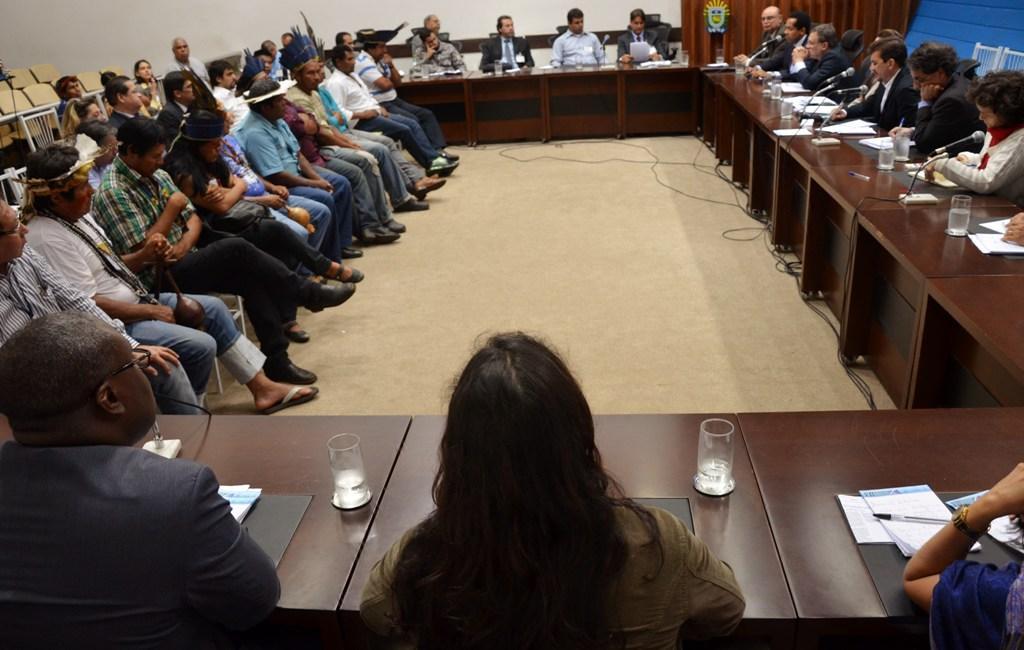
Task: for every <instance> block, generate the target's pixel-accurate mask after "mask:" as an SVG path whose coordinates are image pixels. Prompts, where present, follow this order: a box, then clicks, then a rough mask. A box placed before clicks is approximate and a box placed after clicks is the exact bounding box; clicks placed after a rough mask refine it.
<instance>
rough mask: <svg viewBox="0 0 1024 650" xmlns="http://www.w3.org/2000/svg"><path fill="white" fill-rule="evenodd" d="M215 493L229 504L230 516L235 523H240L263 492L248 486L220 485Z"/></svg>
mask: <svg viewBox="0 0 1024 650" xmlns="http://www.w3.org/2000/svg"><path fill="white" fill-rule="evenodd" d="M217 493H218V494H220V495H221V496H222V497H223V498H224V499H225V500H226V501H227V502H228V503H229V504H231V514H232V515H233V516H234V518H235V521H237V522H238V523H242V520H243V519H245V516H246V515H247V514H249V510H251V509H252V505H253V504H254V503H256V501H257V500H258V499H259V498H260V495H261V494H262V493H263V490H262V489H261V488H254V487H250V486H249V485H248V484H246V485H222V486H220V489H219V490H217Z"/></svg>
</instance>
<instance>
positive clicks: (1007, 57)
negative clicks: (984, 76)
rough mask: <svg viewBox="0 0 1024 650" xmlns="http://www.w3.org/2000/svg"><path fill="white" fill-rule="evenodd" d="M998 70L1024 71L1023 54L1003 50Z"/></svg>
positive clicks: (1008, 49) (1006, 49) (1007, 49)
mask: <svg viewBox="0 0 1024 650" xmlns="http://www.w3.org/2000/svg"><path fill="white" fill-rule="evenodd" d="M999 69H1000V70H1024V52H1018V51H1017V50H1011V49H1010V48H1008V47H1007V48H1004V49H1003V60H1002V61H1000V62H999Z"/></svg>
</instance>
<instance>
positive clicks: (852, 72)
mask: <svg viewBox="0 0 1024 650" xmlns="http://www.w3.org/2000/svg"><path fill="white" fill-rule="evenodd" d="M855 74H857V71H856V70H854V69H853V68H852V67H850V68H847V69H845V70H843V71H842V72H840V73H839V74H836V75H832V76H831V77H829V78H828V79H826V80H825V83H826V84H830V83H833V82H836V81H839V80H840V79H846V78H847V77H852V76H853V75H855Z"/></svg>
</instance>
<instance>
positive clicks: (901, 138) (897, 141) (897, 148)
mask: <svg viewBox="0 0 1024 650" xmlns="http://www.w3.org/2000/svg"><path fill="white" fill-rule="evenodd" d="M892 150H893V153H895V154H896V162H907V161H908V160H910V137H909V136H905V135H898V136H895V137H893V139H892Z"/></svg>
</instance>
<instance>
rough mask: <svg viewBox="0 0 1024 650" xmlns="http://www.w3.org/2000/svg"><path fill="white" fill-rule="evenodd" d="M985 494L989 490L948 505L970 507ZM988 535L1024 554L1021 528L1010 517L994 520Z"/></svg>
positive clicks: (950, 502) (955, 500) (948, 502)
mask: <svg viewBox="0 0 1024 650" xmlns="http://www.w3.org/2000/svg"><path fill="white" fill-rule="evenodd" d="M985 492H988V490H982V491H981V492H975V493H974V494H968V495H967V496H965V497H960V498H959V499H953V500H952V501H947V502H946V505H947V506H949V507H950V508H954V509H956V508H959V507H960V506H969V505H971V504H972V503H974V502H975V501H977V500H978V498H979V497H981V495H983V494H985ZM988 534H989V535H991V536H992V537H994V538H996V539H997V540H998V541H1000V542H1002V543H1003V544H1006V545H1007V546H1009V547H1010V548H1012V549H1014V550H1016V551H1020V552H1024V544H1021V541H1020V527H1019V526H1018V524H1017V523H1016V522H1014V521H1013V520H1012V519H1010V517H1009V516H1004V517H999V518H998V519H993V520H992V527H991V528H990V529H989V531H988Z"/></svg>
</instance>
